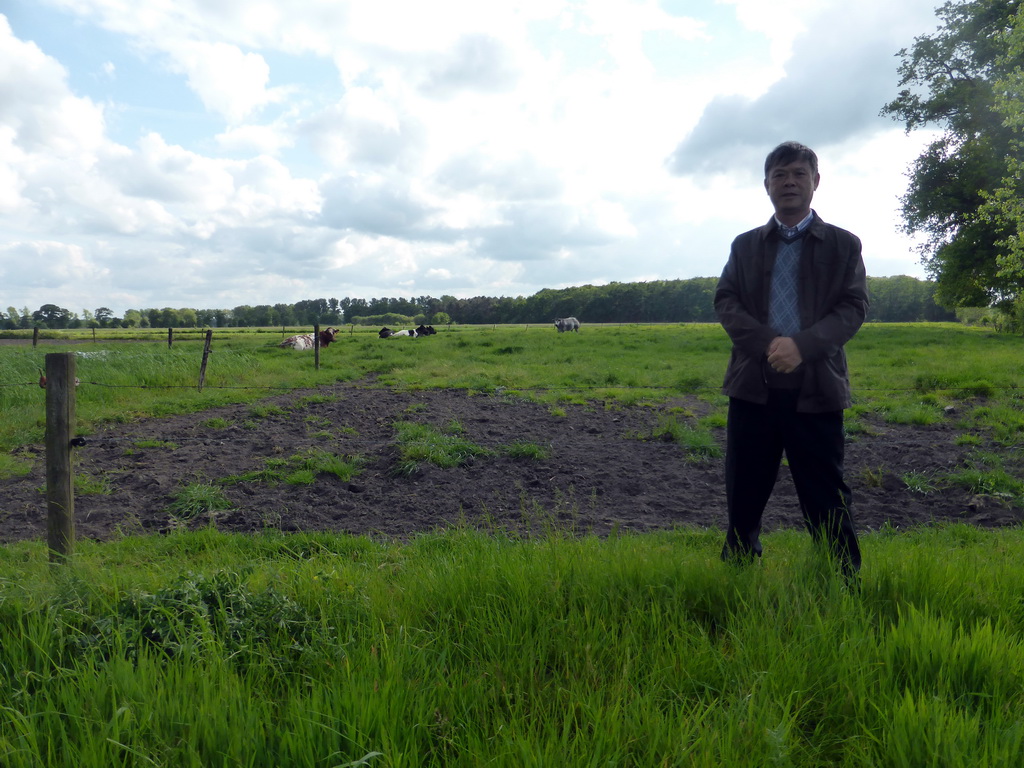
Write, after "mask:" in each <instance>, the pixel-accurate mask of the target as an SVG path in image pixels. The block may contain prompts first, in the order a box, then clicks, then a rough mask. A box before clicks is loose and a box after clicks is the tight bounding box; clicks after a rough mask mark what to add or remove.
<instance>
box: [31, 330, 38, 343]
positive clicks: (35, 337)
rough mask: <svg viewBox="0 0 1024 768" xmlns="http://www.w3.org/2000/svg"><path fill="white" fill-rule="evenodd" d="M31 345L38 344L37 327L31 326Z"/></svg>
mask: <svg viewBox="0 0 1024 768" xmlns="http://www.w3.org/2000/svg"><path fill="white" fill-rule="evenodd" d="M32 346H33V347H38V346H39V328H33V329H32Z"/></svg>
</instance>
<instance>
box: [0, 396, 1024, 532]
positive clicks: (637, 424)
mask: <svg viewBox="0 0 1024 768" xmlns="http://www.w3.org/2000/svg"><path fill="white" fill-rule="evenodd" d="M310 395H326V396H330V397H329V398H327V399H325V398H310V397H309V396H310ZM260 405H261V407H262V410H261V411H254V406H252V405H235V406H228V407H223V408H217V409H214V410H210V411H206V412H203V413H201V414H190V415H184V416H175V417H170V418H161V419H150V420H146V421H143V422H139V423H135V424H130V425H117V426H112V427H110V428H107V429H104V430H103V431H102V432H100V433H98V434H95V435H93V436H91V437H89V438H87V441H88V442H87V444H86V445H85V446H83V447H80V448H76V449H75V451H76V471H77V472H78V473H80V474H82V475H85V476H88V477H90V478H100V479H103V480H105V481H106V482H107V484H108V486H109V490H110V492H109V493H106V494H88V495H85V494H81V493H79V494H78V495H77V496H76V500H75V518H76V532H77V535H78V536H79V537H91V538H95V539H99V540H107V539H111V538H115V537H118V536H121V535H125V534H141V533H157V532H166V531H169V530H172V529H174V528H175V527H179V526H181V525H183V523H182V522H181V521H180V520H177V519H175V517H174V516H173V515H172V514H171V513H170V511H169V507H170V504H171V502H172V500H173V495H174V493H175V491H176V490H178V489H180V488H181V487H183V486H184V485H188V484H190V483H217V482H218V481H220V480H221V479H222V478H226V477H229V476H235V475H240V474H243V473H245V472H250V471H253V470H257V469H259V468H261V467H263V466H265V460H266V459H267V458H275V457H276V458H286V457H289V456H293V455H296V454H299V453H302V452H303V451H305V450H308V449H310V448H321V449H325V450H330V451H332V452H334V453H338V454H344V455H359V456H362V457H364V459H365V465H364V467H363V469H362V471H361V472H360V473H359V474H358V475H357V476H356V477H354V478H353V479H352V480H351V481H349V482H343V481H341V480H338V479H337V478H335V477H333V476H330V475H321V476H319V477H317V479H316V481H315V482H314V483H313V484H311V485H287V484H277V485H271V484H267V483H262V482H241V483H236V484H226V485H224V486H223V491H224V493H225V495H226V496H227V497H228V499H229V501H230V504H231V509H228V510H224V511H220V512H216V513H211V515H207V516H201V517H200V518H199V519H194V520H191V521H189V522H188V523H185V524H187V525H192V526H196V525H209V524H211V523H212V524H214V525H216V526H217V527H218V528H219V529H222V530H225V531H258V530H262V529H265V528H275V529H280V530H283V531H338V532H348V533H352V534H371V535H384V536H394V537H404V536H407V535H410V534H414V533H416V532H421V531H427V530H433V529H438V528H444V527H449V526H454V525H471V526H478V527H482V528H485V529H488V530H506V531H510V532H514V533H517V534H518V533H529V532H536V531H543V530H547V529H549V528H550V527H556V528H559V529H566V530H571V531H573V532H576V533H594V534H597V535H606V534H608V533H611V532H613V531H616V530H619V531H638V532H639V531H651V530H657V529H665V528H672V527H677V526H698V527H712V528H722V527H723V524H724V521H725V517H726V513H725V494H724V485H723V460H722V459H720V458H718V459H711V460H708V461H704V462H698V461H692V460H689V459H688V458H687V456H686V453H685V451H684V450H683V449H682V448H681V447H679V446H678V445H676V444H674V443H671V442H665V441H662V440H657V439H650V435H651V434H652V431H653V430H654V429H655V427H656V426H657V424H658V421H659V416H663V415H664V414H665V412H666V411H667V409H668V408H669V407H673V406H675V407H678V406H684V407H689V408H691V409H693V410H694V411H696V412H699V411H700V409H701V408H702V407H704V406H702V405H701V404H700V403H699V402H698V401H696V400H693V401H692V402H682V401H679V402H676V403H672V404H669V405H665V406H662V407H660V408H649V407H630V408H611V409H608V408H605V407H604V406H603V405H601V404H593V405H588V406H582V405H566V406H563V407H562V410H563V411H564V413H565V415H561V414H559V413H553V412H552V409H551V408H549V407H548V406H545V405H540V404H537V403H533V402H528V401H524V400H522V399H516V398H512V397H506V396H502V395H479V394H478V395H470V394H468V393H466V392H464V391H461V390H424V391H416V392H391V391H387V390H384V389H379V388H369V387H364V386H360V385H336V386H332V387H327V388H324V389H321V390H318V391H316V392H311V391H303V392H295V393H291V394H289V395H285V396H278V397H274V398H271V399H268V400H266V401H263V402H262V403H261V404H260ZM268 411H269V413H268ZM211 420H214V421H212V422H211ZM396 421H422V422H426V423H430V424H432V425H434V426H436V427H439V428H447V427H449V426H450V425H451V424H452V422H457V423H458V424H459V425H460V426H461V428H462V430H463V435H464V436H465V437H466V438H467V439H469V440H471V441H473V442H474V443H476V444H479V445H481V446H484V447H487V448H492V449H495V450H496V451H497V450H498V449H500V448H501V447H502V446H507V445H509V444H511V443H513V442H515V441H528V442H532V443H537V444H540V445H545V446H548V447H549V448H550V451H551V453H550V456H549V458H546V459H514V458H510V457H508V456H506V455H502V454H500V453H499V452H496V453H495V454H494V455H490V456H486V457H481V458H477V459H475V460H474V461H473V462H472V463H470V464H468V465H466V466H462V467H458V468H454V469H441V468H438V467H435V466H432V465H422V466H421V467H420V469H419V470H418V471H416V472H413V473H412V474H404V475H403V474H398V473H396V467H397V465H398V451H397V448H396V445H395V440H396V434H395V427H394V424H395V422H396ZM225 425H226V426H225ZM957 434H959V432H958V430H957V429H956V428H955V427H954V425H953V424H952V423H949V424H943V425H937V426H932V427H903V426H891V425H883V424H875V425H873V426H872V429H871V434H859V435H856V436H855V437H854V438H853V439H851V441H850V443H849V445H848V448H847V479H848V481H849V483H850V485H851V486H852V487H853V491H854V517H855V520H856V522H857V525H858V527H859V528H860V529H861V530H870V529H878V528H881V527H883V526H886V525H888V526H894V527H896V528H907V527H912V526H916V525H922V524H927V523H931V522H936V521H959V522H966V523H971V524H975V525H979V526H986V527H995V526H1007V525H1016V524H1019V523H1020V522H1021V521H1022V515H1021V510H1020V509H1019V508H1018V507H1016V506H1013V505H1011V504H1010V503H1008V502H1007V501H1006V500H1005V499H1001V498H999V497H996V496H977V495H973V494H971V493H970V492H969V491H967V490H964V489H957V488H943V489H942V491H941V492H931V493H921V492H915V491H913V490H911V489H910V488H908V487H907V484H906V483H905V482H904V480H903V478H904V477H905V476H906V475H907V474H908V473H919V474H921V475H924V476H928V475H935V474H942V473H947V472H949V471H951V470H953V469H955V468H956V467H958V466H960V465H961V463H962V462H963V459H964V456H965V453H966V450H967V449H965V448H962V447H960V446H956V445H955V443H954V438H955V437H956V435H957ZM645 436H646V437H647V438H648V439H644V438H645ZM719 439H724V435H719ZM140 443H143V444H146V445H149V446H150V447H140ZM32 450H33V451H35V452H37V453H40V460H39V461H38V462H36V466H35V467H34V469H33V471H32V473H31V474H30V475H28V476H27V477H23V478H18V479H13V480H6V481H2V482H0V541H5V542H9V541H15V540H20V539H34V538H41V537H43V536H45V524H46V504H45V495H44V491H43V488H44V479H43V469H44V468H43V463H42V460H41V451H42V449H41V447H35V448H33V449H32ZM764 522H765V529H766V531H771V530H773V529H780V528H787V527H802V525H803V523H802V520H801V518H800V513H799V508H798V505H797V502H796V495H795V492H794V490H793V485H792V482H791V480H790V478H789V477H788V470H787V469H786V468H785V467H783V469H782V472H781V475H780V478H779V483H778V485H777V487H776V491H775V494H774V496H773V498H772V500H771V502H770V504H769V507H768V510H767V512H766V515H765V520H764Z"/></svg>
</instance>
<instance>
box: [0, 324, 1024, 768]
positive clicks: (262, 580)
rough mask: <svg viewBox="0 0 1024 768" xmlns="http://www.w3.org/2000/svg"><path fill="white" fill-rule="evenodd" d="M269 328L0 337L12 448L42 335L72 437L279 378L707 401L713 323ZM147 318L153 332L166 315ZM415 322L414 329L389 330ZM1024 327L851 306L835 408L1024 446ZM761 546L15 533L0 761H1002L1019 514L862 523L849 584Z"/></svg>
mask: <svg viewBox="0 0 1024 768" xmlns="http://www.w3.org/2000/svg"><path fill="white" fill-rule="evenodd" d="M279 337H280V331H278V332H277V333H276V334H275V333H273V332H269V333H264V334H257V333H251V332H250V333H236V334H230V335H228V334H224V337H223V338H221V337H220V336H219V335H218V336H215V342H214V350H215V351H214V354H213V355H212V356H211V362H210V369H209V371H208V374H207V386H206V387H204V389H203V390H202V392H199V391H198V388H197V385H196V382H197V377H198V368H199V358H200V353H201V346H202V345H201V343H197V342H198V339H197V340H196V341H195V342H194V341H189V340H180V341H176V343H175V345H174V347H173V348H171V349H168V347H167V344H166V333H164V335H163V340H154V341H151V342H146V341H133V342H131V343H125V342H123V341H112V340H111V341H105V340H102V339H99V340H98V341H97V342H96V343H95V344H93V343H92V342H91V339H90V340H88V341H87V342H86V343H85V344H74V345H68V346H66V347H65V346H63V345H57V346H45V347H44V346H42V345H41V346H40V347H38V348H32V347H30V346H27V347H25V346H20V347H2V348H0V370H2V372H3V373H4V376H3V378H2V380H3V381H4V382H5V384H4V385H3V386H2V387H0V408H2V411H3V413H4V419H3V423H2V424H0V445H2V446H3V448H4V449H5V451H6V453H5V454H4V456H6V457H7V459H6V461H7V466H8V467H11V466H16V465H17V463H18V462H24V461H27V460H28V459H27V458H25V457H24V456H23V455H22V452H21V450H20V448H21V446H23V445H26V444H30V443H34V442H37V441H39V440H40V439H41V436H42V429H43V426H44V425H43V424H42V422H41V419H42V402H43V396H44V393H43V391H42V390H40V389H39V387H38V386H36V384H35V380H36V379H37V378H38V375H39V368H40V367H43V365H44V356H45V354H46V353H48V352H63V351H74V352H76V353H77V356H76V365H77V368H78V375H79V376H80V378H81V379H82V385H81V386H80V388H79V391H78V417H79V422H80V425H81V427H82V430H83V431H88V430H90V429H94V428H95V427H96V426H98V425H100V424H102V423H104V422H109V421H118V420H126V419H136V418H142V417H144V416H149V415H160V414H166V413H173V412H179V411H198V410H203V409H205V408H208V407H211V406H212V405H215V404H219V403H224V402H230V401H249V400H256V399H258V398H261V397H264V396H266V395H267V394H268V392H275V391H280V390H281V389H287V388H290V387H314V386H329V385H330V384H332V383H333V382H338V381H346V382H348V381H355V380H372V381H373V382H375V383H376V384H379V385H381V386H389V387H399V388H408V387H437V386H449V387H464V388H469V389H474V390H479V391H493V390H494V389H496V388H498V387H504V388H505V389H506V390H513V391H517V392H519V393H521V395H522V396H524V397H531V398H536V399H538V400H541V401H543V402H547V403H550V404H551V407H558V404H559V403H564V402H576V401H580V400H596V401H598V402H600V401H605V402H609V403H624V402H628V403H640V404H643V403H646V402H652V403H653V402H660V401H663V400H665V399H667V398H672V397H678V396H680V395H683V394H688V395H696V396H698V397H700V398H701V399H703V400H705V401H706V402H707V403H708V404H709V405H710V406H711V407H712V408H713V409H720V408H721V407H723V401H722V398H721V395H720V394H719V393H718V384H719V383H720V379H721V374H722V371H723V370H724V365H725V357H726V355H727V353H728V344H727V341H726V339H725V337H724V334H722V332H721V330H720V329H719V328H717V327H716V326H686V327H683V326H656V327H650V326H648V327H637V326H608V327H587V326H584V329H583V332H582V333H580V334H579V335H575V334H573V335H568V334H562V335H560V334H556V333H554V331H553V330H552V329H550V328H543V329H541V328H524V327H516V328H500V327H499V328H490V327H488V328H458V327H456V328H453V329H452V330H451V331H442V332H441V333H439V334H438V335H437V336H434V337H428V338H426V339H422V340H401V341H398V340H396V341H381V340H379V339H377V338H376V334H375V333H368V332H363V333H359V332H356V333H353V334H351V335H348V334H346V335H345V336H343V337H342V338H341V339H340V343H338V344H336V345H332V346H331V347H330V348H328V349H326V350H323V351H322V354H321V368H320V369H319V370H316V369H315V368H314V366H313V362H312V356H311V355H306V356H302V355H299V354H297V353H294V352H290V351H286V350H279V349H276V348H275V347H274V346H273V342H274V341H275V340H276V339H277V338H279ZM158 339H159V337H158ZM399 345H401V346H399ZM1022 347H1024V340H1022V339H1020V338H1018V337H1013V336H1000V335H996V334H993V333H991V332H986V331H979V330H976V329H968V328H963V327H960V326H955V325H944V326H880V325H879V326H868V327H866V328H865V329H864V330H863V331H862V332H861V334H859V335H858V337H857V338H856V339H855V341H854V342H853V343H851V345H850V346H849V347H848V353H849V357H850V360H851V368H852V370H853V378H854V387H855V390H856V403H855V407H854V409H852V412H851V414H850V416H851V421H852V422H854V423H856V420H857V419H858V416H859V415H863V414H867V413H871V414H878V415H881V416H882V417H884V418H885V419H889V420H892V421H894V422H898V423H909V424H918V423H920V424H927V423H929V419H932V418H938V415H939V414H942V413H943V412H944V411H945V409H947V408H950V407H951V408H953V409H954V412H955V414H956V419H957V422H958V424H959V426H960V427H961V428H962V429H963V431H964V434H965V435H970V434H977V433H979V432H980V433H984V434H986V435H988V436H991V437H995V438H996V439H997V440H998V444H999V445H1000V446H1001V450H1002V451H1003V452H1004V453H1005V455H1006V456H1011V455H1012V456H1017V457H1019V452H1020V444H1021V430H1022V429H1024V419H1022V410H1021V407H1020V398H1019V390H1018V389H1017V386H1018V383H1019V382H1020V380H1021V372H1022V367H1024V355H1022V352H1024V349H1022ZM770 539H771V541H770V547H771V551H772V557H771V558H770V559H768V560H766V561H765V562H764V563H763V564H759V565H757V566H756V567H751V568H746V569H743V568H735V567H733V566H727V565H725V564H723V563H721V562H719V561H718V558H717V554H718V548H719V546H720V532H718V531H704V530H686V529H682V530H677V531H671V532H662V533H658V534H648V535H643V536H639V535H637V536H625V535H623V536H613V537H610V538H605V539H600V538H596V537H583V538H574V537H570V536H567V535H561V534H558V533H552V534H551V535H550V536H548V537H543V538H532V539H530V540H525V539H518V538H515V537H509V536H494V535H491V536H486V535H483V534H480V533H477V532H473V531H469V530H453V531H449V532H447V533H443V534H441V533H437V534H429V535H427V534H424V535H421V536H418V537H416V538H414V539H412V540H410V541H407V542H402V543H399V542H388V541H374V540H370V539H366V538H357V537H350V536H343V535H327V534H315V535H314V534H294V535H283V534H280V533H272V532H267V533H264V534H260V535H254V536H228V535H225V534H222V533H219V532H217V531H215V530H212V529H211V530H202V531H198V532H192V533H185V532H182V533H175V534H172V535H169V536H163V537H126V538H123V539H122V540H119V541H115V542H109V543H105V544H100V543H95V542H88V541H83V542H80V543H79V545H78V546H77V547H76V552H75V555H74V557H73V558H72V560H71V561H70V562H69V563H67V564H66V565H64V566H60V567H57V566H51V565H49V563H48V560H47V552H46V550H45V547H44V546H43V545H42V544H41V543H38V542H35V543H33V542H27V543H19V544H12V545H8V546H5V547H2V548H0V683H2V684H0V764H2V765H4V766H12V768H20V767H21V766H66V765H74V766H82V767H92V766H97V767H99V766H103V767H104V768H106V767H107V766H111V765H118V766H151V765H158V766H168V767H170V766H204V767H205V766H325V767H337V766H388V767H391V766H395V767H397V766H483V765H488V766H551V765H566V766H689V765H694V766H758V767H760V766H800V767H802V766H858V767H863V768H867V767H868V766H893V767H894V768H895V767H896V766H901V767H902V766H964V767H965V768H966V767H967V766H972V767H973V766H1007V767H1009V766H1019V765H1021V764H1024V653H1022V648H1021V644H1022V642H1024V601H1022V600H1021V595H1022V594H1024V565H1022V563H1024V557H1022V555H1024V531H1022V530H1021V529H1019V528H1015V529H1005V530H999V531H989V530H979V529H975V528H970V527H967V526H963V525H951V526H945V527H928V528H922V529H918V530H913V531H906V532H899V533H897V532H895V531H881V532H877V533H873V534H870V535H868V536H865V537H864V540H863V541H862V546H863V549H864V552H865V562H866V563H867V566H866V567H865V571H864V573H863V574H862V579H861V582H860V585H859V588H856V589H850V588H848V587H847V586H846V585H845V584H844V583H843V582H841V581H840V580H838V579H836V578H835V577H834V576H833V570H832V569H831V568H830V567H829V565H828V564H827V563H824V562H822V560H821V558H820V555H819V553H818V552H816V550H815V549H814V548H813V547H812V546H811V544H810V542H809V538H808V537H807V536H806V534H804V533H802V532H782V533H776V534H772V535H771V537H770Z"/></svg>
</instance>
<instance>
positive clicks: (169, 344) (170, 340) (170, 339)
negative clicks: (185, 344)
mask: <svg viewBox="0 0 1024 768" xmlns="http://www.w3.org/2000/svg"><path fill="white" fill-rule="evenodd" d="M173 345H174V329H173V328H168V329H167V348H168V349H170V348H171V347H172V346H173Z"/></svg>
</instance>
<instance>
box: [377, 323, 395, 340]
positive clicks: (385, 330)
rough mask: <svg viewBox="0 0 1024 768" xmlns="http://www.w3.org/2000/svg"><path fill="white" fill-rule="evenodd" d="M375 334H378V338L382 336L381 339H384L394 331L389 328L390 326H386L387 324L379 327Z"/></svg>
mask: <svg viewBox="0 0 1024 768" xmlns="http://www.w3.org/2000/svg"><path fill="white" fill-rule="evenodd" d="M377 335H378V336H379V337H380V338H382V339H386V338H388V337H389V336H394V335H395V332H394V331H392V330H391V329H390V328H388V327H387V326H386V325H385V326H384V327H383V328H381V329H380V330H379V331H377Z"/></svg>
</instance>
